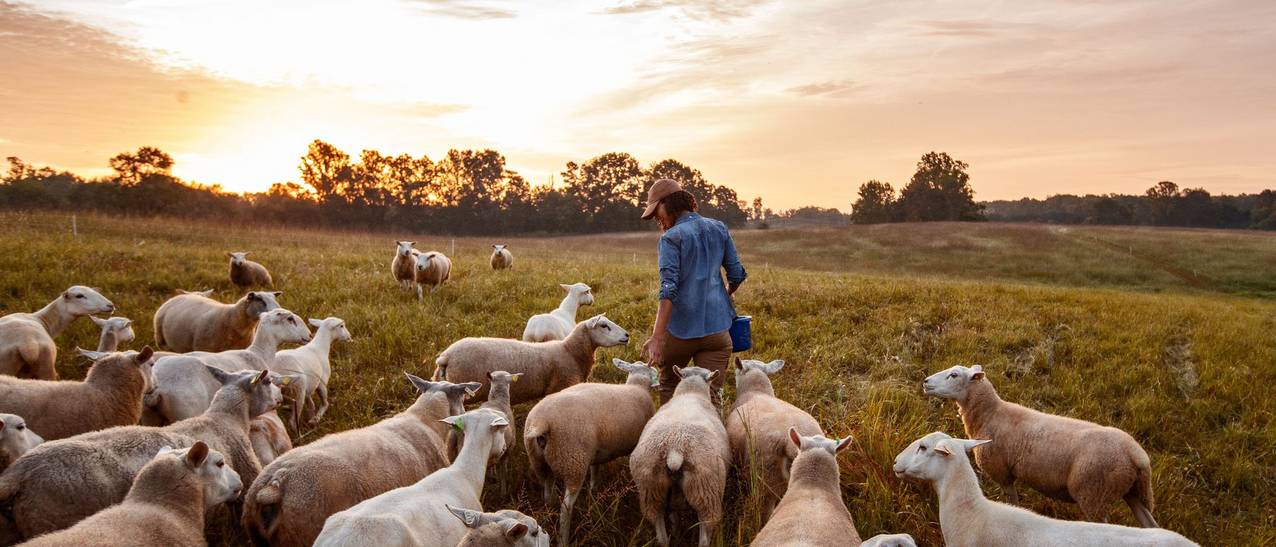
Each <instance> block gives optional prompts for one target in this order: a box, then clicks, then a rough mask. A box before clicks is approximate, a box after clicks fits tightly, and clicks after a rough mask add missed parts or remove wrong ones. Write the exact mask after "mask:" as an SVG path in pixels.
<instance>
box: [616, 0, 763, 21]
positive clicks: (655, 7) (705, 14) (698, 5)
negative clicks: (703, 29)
mask: <svg viewBox="0 0 1276 547" xmlns="http://www.w3.org/2000/svg"><path fill="white" fill-rule="evenodd" d="M763 3H765V2H764V1H762V0H735V1H732V0H633V1H631V2H626V3H621V4H617V5H614V6H611V7H608V8H604V9H603V10H602V11H601V12H599V13H602V14H605V15H632V14H639V13H650V12H657V11H663V10H677V11H678V12H680V13H682V14H684V15H686V16H687V17H690V18H692V19H702V20H712V21H727V20H730V19H735V18H739V17H744V16H747V15H749V13H750V12H752V11H753V9H754V8H755V7H757V6H758V5H759V4H763Z"/></svg>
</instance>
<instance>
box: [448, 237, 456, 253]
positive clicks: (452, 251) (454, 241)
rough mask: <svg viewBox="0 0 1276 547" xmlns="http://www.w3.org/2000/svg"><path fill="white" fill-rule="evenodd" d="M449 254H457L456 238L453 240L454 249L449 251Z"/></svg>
mask: <svg viewBox="0 0 1276 547" xmlns="http://www.w3.org/2000/svg"><path fill="white" fill-rule="evenodd" d="M448 256H456V240H455V239H453V240H452V250H451V251H448Z"/></svg>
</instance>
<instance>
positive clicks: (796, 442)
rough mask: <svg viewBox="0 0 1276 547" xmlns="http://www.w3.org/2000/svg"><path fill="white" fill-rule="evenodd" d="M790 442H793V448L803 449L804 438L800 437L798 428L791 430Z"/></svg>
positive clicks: (791, 428)
mask: <svg viewBox="0 0 1276 547" xmlns="http://www.w3.org/2000/svg"><path fill="white" fill-rule="evenodd" d="M789 440H790V441H793V446H796V447H798V448H802V437H801V436H800V435H798V432H797V428H795V427H790V428H789Z"/></svg>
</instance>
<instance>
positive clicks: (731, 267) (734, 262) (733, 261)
mask: <svg viewBox="0 0 1276 547" xmlns="http://www.w3.org/2000/svg"><path fill="white" fill-rule="evenodd" d="M723 231H726V230H725V228H724V229H723ZM722 267H723V268H724V269H726V270H727V284H728V285H730V286H732V287H735V286H738V285H740V284H741V283H744V280H745V278H747V277H749V272H746V271H744V265H743V264H741V263H740V257H739V255H737V254H736V252H735V240H733V239H731V233H730V232H727V241H726V252H724V253H722Z"/></svg>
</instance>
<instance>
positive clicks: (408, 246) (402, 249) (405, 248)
mask: <svg viewBox="0 0 1276 547" xmlns="http://www.w3.org/2000/svg"><path fill="white" fill-rule="evenodd" d="M395 243H396V244H398V246H399V249H398V251H396V252H398V253H399V256H401V257H403V258H407V257H409V256H412V246H413V245H416V242H415V241H396V242H395Z"/></svg>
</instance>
